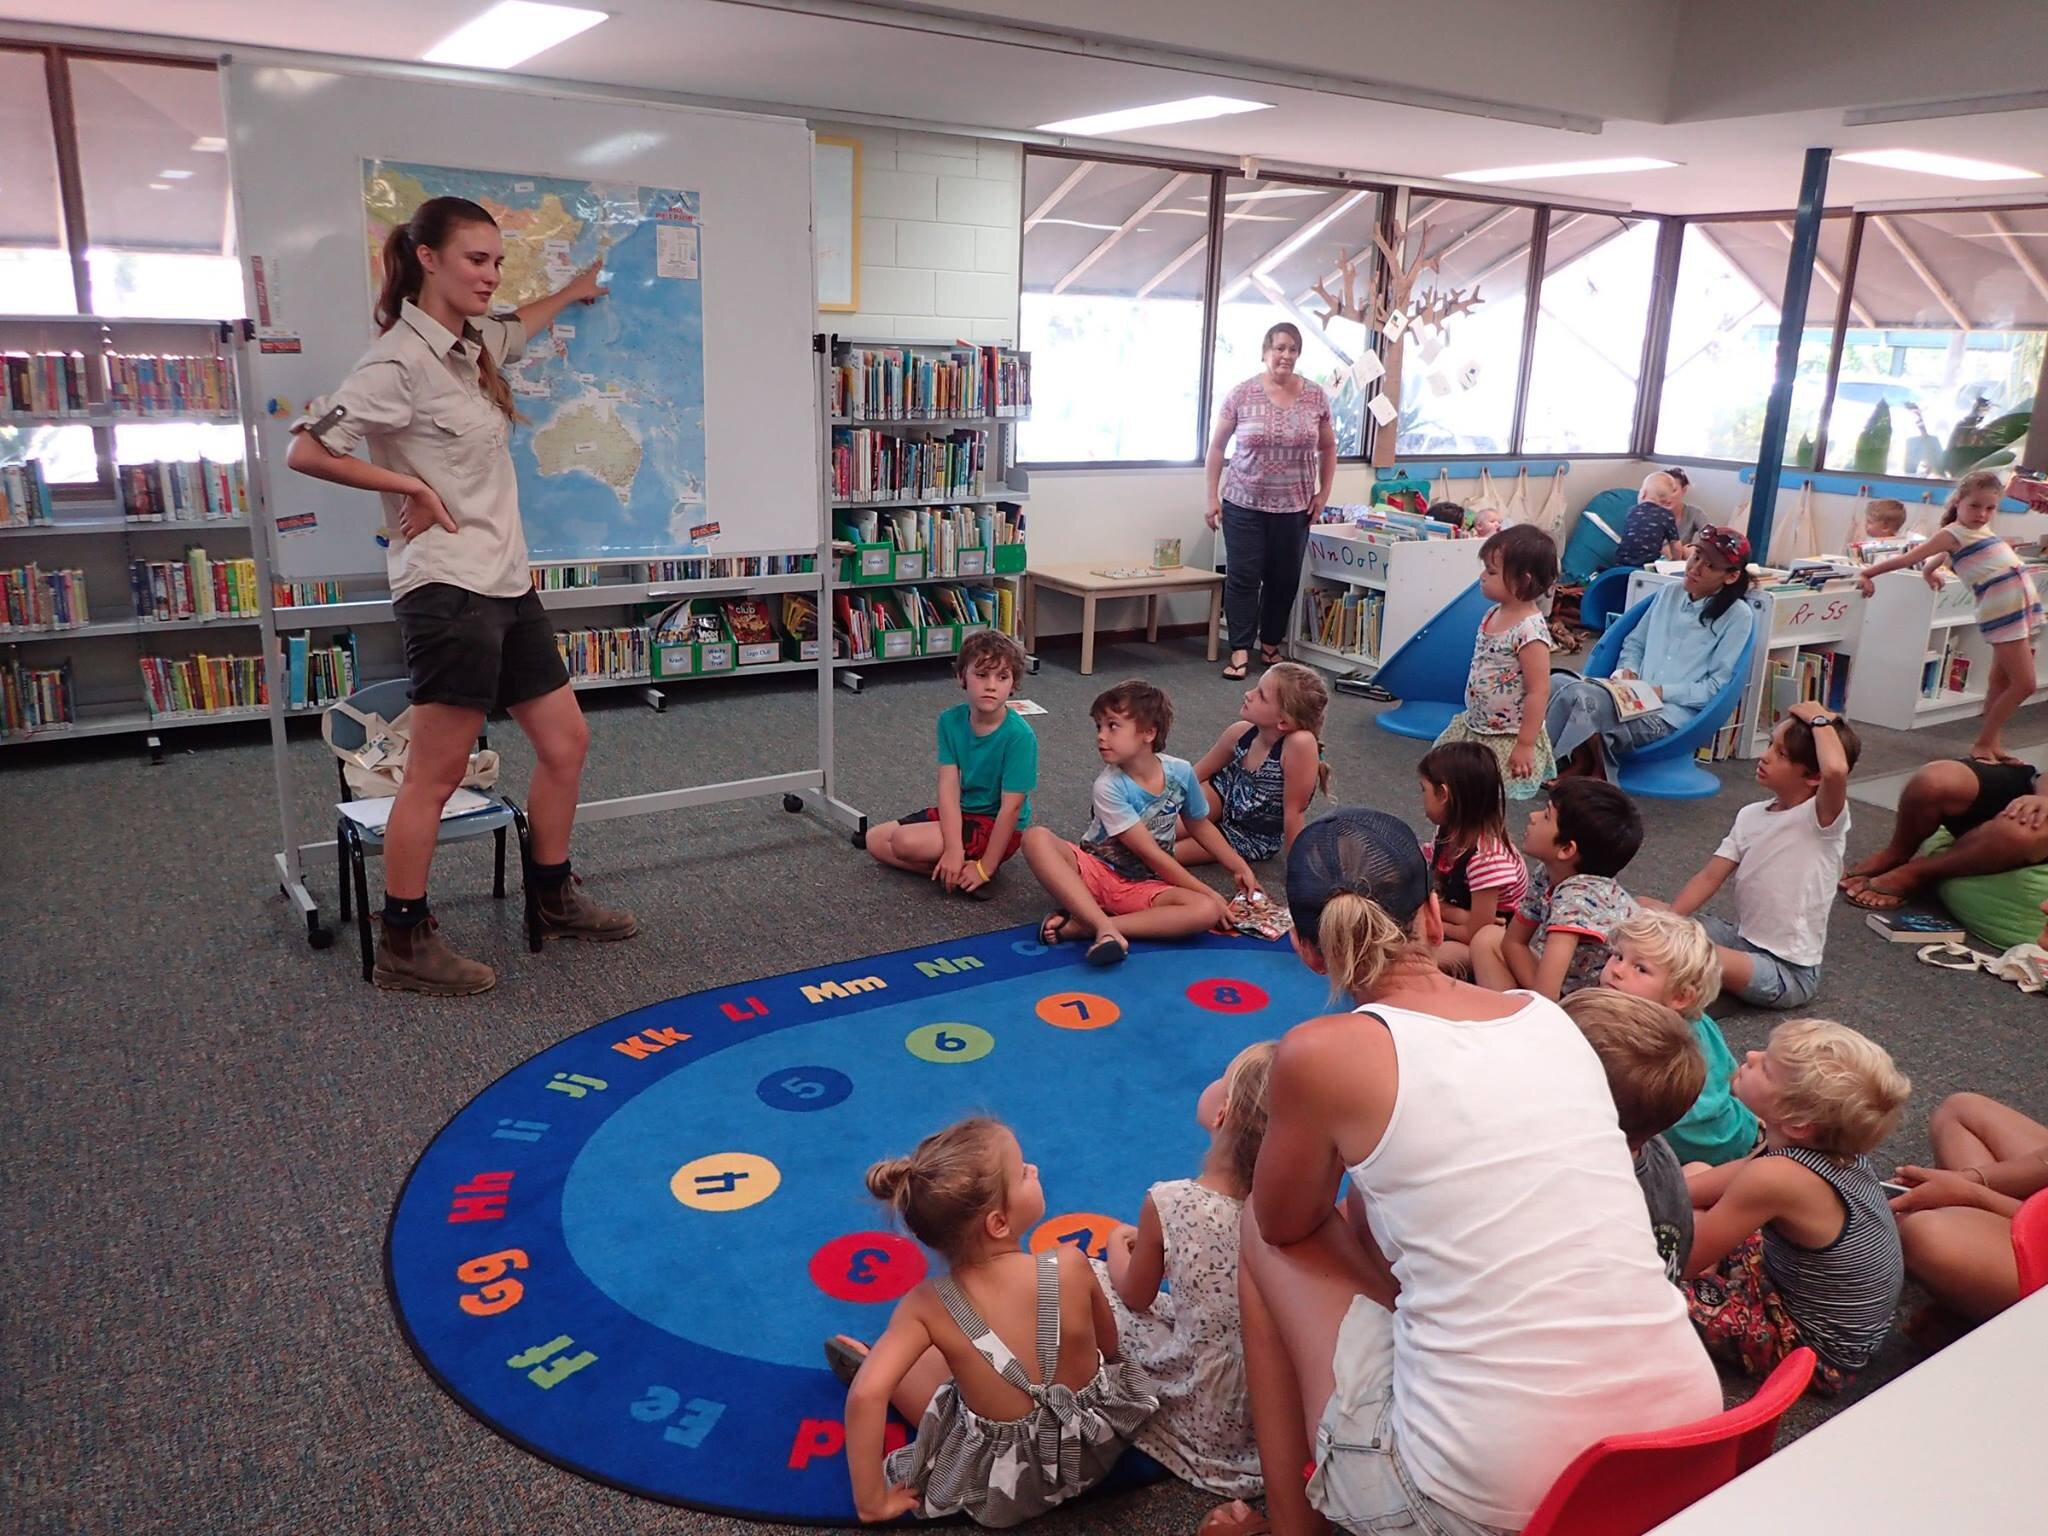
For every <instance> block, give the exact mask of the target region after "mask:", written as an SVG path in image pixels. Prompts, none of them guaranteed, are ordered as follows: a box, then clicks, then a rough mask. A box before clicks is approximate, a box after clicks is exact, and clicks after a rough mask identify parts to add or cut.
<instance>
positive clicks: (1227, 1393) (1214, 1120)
mask: <svg viewBox="0 0 2048 1536" xmlns="http://www.w3.org/2000/svg"><path fill="white" fill-rule="evenodd" d="M1276 1048H1277V1047H1276V1046H1275V1044H1274V1042H1273V1041H1271V1040H1262V1041H1260V1042H1259V1043H1258V1044H1256V1045H1248V1046H1246V1047H1245V1048H1244V1049H1243V1050H1241V1051H1239V1052H1238V1053H1237V1056H1236V1057H1235V1059H1233V1060H1232V1061H1231V1063H1230V1065H1229V1066H1228V1067H1227V1068H1225V1069H1224V1073H1223V1075H1222V1076H1221V1077H1220V1078H1218V1079H1217V1080H1216V1081H1215V1082H1213V1083H1211V1084H1209V1086H1208V1087H1206V1088H1204V1089H1203V1090H1202V1095H1201V1097H1200V1098H1199V1099H1198V1100H1196V1102H1195V1119H1196V1120H1197V1122H1199V1123H1200V1125H1201V1127H1202V1129H1203V1130H1205V1131H1207V1132H1208V1133H1209V1151H1208V1154H1207V1155H1206V1156H1205V1157H1204V1158H1203V1159H1202V1171H1201V1172H1200V1173H1199V1174H1197V1175H1196V1176H1195V1177H1194V1178H1192V1179H1173V1180H1170V1181H1167V1182H1165V1183H1160V1184H1154V1185H1153V1186H1152V1187H1151V1188H1150V1189H1148V1190H1147V1191H1145V1202H1144V1204H1143V1205H1142V1206H1140V1207H1139V1212H1138V1224H1137V1225H1136V1226H1135V1227H1132V1226H1120V1227H1118V1228H1117V1229H1116V1231H1115V1232H1113V1233H1112V1234H1111V1235H1110V1239H1109V1261H1108V1263H1107V1265H1105V1266H1103V1267H1102V1269H1101V1271H1100V1272H1101V1273H1102V1276H1103V1278H1104V1280H1105V1281H1106V1282H1107V1290H1108V1293H1109V1298H1110V1302H1111V1304H1112V1310H1113V1311H1114V1312H1115V1313H1116V1331H1117V1337H1118V1338H1119V1339H1120V1340H1122V1342H1123V1349H1124V1353H1125V1355H1126V1356H1127V1357H1129V1358H1130V1359H1131V1360H1133V1361H1135V1362H1136V1363H1137V1364H1138V1365H1139V1366H1140V1367H1141V1368H1143V1370H1144V1372H1145V1374H1146V1375H1147V1376H1149V1377H1151V1378H1152V1389H1153V1391H1154V1392H1156V1393H1157V1394H1158V1396H1159V1411H1158V1413H1156V1414H1154V1415H1153V1416H1152V1417H1151V1418H1150V1419H1147V1420H1146V1421H1145V1423H1144V1425H1143V1426H1142V1427H1140V1429H1139V1430H1138V1432H1137V1435H1136V1437H1135V1442H1134V1443H1135V1444H1136V1445H1137V1447H1138V1449H1139V1450H1141V1451H1143V1452H1145V1453H1146V1454H1147V1455H1148V1456H1150V1457H1152V1458H1153V1459H1154V1460H1155V1461H1157V1462H1158V1463H1159V1464H1160V1465H1161V1466H1163V1467H1165V1468H1166V1469H1167V1470H1168V1471H1169V1472H1171V1473H1173V1475H1174V1476H1176V1477H1178V1478H1182V1479H1184V1480H1185V1481H1187V1482H1190V1483H1193V1484H1194V1485H1195V1486H1196V1487H1198V1488H1205V1489H1207V1490H1208V1491H1209V1492H1211V1493H1220V1494H1224V1495H1227V1496H1230V1497H1233V1498H1238V1499H1253V1498H1257V1497H1258V1496H1259V1494H1260V1492H1261V1491H1262V1490H1263V1489H1264V1487H1265V1483H1264V1480H1263V1479H1262V1478H1261V1477H1260V1475H1259V1451H1258V1446H1257V1445H1256V1444H1254V1443H1253V1440H1252V1426H1251V1419H1250V1416H1249V1414H1248V1412H1247V1407H1248V1403H1247V1398H1246V1388H1245V1380H1244V1340H1243V1339H1242V1338H1241V1337H1240V1333H1239V1324H1238V1313H1237V1233H1238V1226H1239V1224H1240V1222H1241V1221H1242V1220H1243V1217H1244V1202H1245V1197H1246V1196H1248V1195H1249V1194H1250V1193H1251V1188H1252V1169H1253V1167H1254V1166H1255V1165H1256V1164H1257V1162H1258V1160H1259V1147H1260V1144H1261V1143H1262V1142H1263V1141H1264V1140H1265V1137H1266V1080H1267V1078H1268V1076H1269V1075H1270V1074H1271V1072H1272V1068H1273V1052H1274V1051H1275V1049H1276ZM1162 1284H1164V1285H1165V1286H1166V1287H1167V1288H1168V1289H1167V1290H1166V1291H1164V1292H1162V1290H1161V1286H1162ZM1226 1508H1227V1509H1228V1510H1229V1515H1230V1516H1235V1517H1236V1522H1237V1523H1239V1524H1241V1523H1242V1522H1243V1521H1244V1520H1246V1519H1248V1518H1249V1515H1250V1511H1249V1510H1247V1509H1245V1508H1244V1506H1242V1505H1237V1506H1226ZM1219 1523H1224V1524H1229V1523H1232V1522H1231V1520H1230V1518H1229V1516H1226V1518H1225V1520H1224V1521H1222V1522H1219Z"/></svg>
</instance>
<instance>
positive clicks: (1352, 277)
mask: <svg viewBox="0 0 2048 1536" xmlns="http://www.w3.org/2000/svg"><path fill="white" fill-rule="evenodd" d="M1415 234H1416V246H1417V248H1418V250H1425V251H1426V250H1428V249H1429V225H1427V224H1418V225H1417V226H1416V229H1415ZM1404 235H1405V232H1404ZM1372 240H1373V244H1374V245H1376V246H1378V247H1379V252H1380V256H1381V258H1382V259H1383V260H1384V261H1385V263H1386V266H1385V270H1386V271H1387V272H1389V273H1391V274H1393V281H1392V282H1391V283H1381V282H1374V281H1371V280H1368V281H1367V283H1366V292H1365V295H1364V297H1363V298H1360V297H1359V292H1358V289H1359V278H1358V266H1357V263H1356V262H1354V261H1353V260H1352V259H1351V258H1350V257H1348V256H1345V257H1341V258H1340V259H1339V262H1338V267H1337V273H1338V276H1339V277H1340V278H1341V279H1342V284H1341V287H1340V292H1341V295H1342V296H1341V297H1339V295H1338V294H1334V293H1332V292H1330V290H1329V288H1328V287H1327V286H1325V283H1326V281H1327V280H1325V279H1318V280H1317V282H1316V285H1315V289H1314V292H1315V295H1316V297H1317V298H1319V299H1321V300H1322V301H1323V305H1324V309H1323V314H1322V323H1323V328H1324V329H1325V330H1327V329H1329V325H1330V322H1331V321H1332V320H1335V319H1337V318H1339V317H1340V316H1341V317H1342V318H1344V319H1346V320H1356V321H1357V322H1358V323H1359V324H1360V325H1363V326H1365V327H1367V328H1368V329H1370V330H1375V331H1380V332H1383V333H1385V334H1386V335H1387V336H1388V337H1389V339H1398V338H1399V337H1400V335H1401V333H1402V332H1404V331H1406V330H1407V329H1408V328H1409V327H1410V326H1416V325H1422V326H1428V327H1430V328H1431V329H1433V330H1437V331H1441V330H1442V329H1443V328H1444V325H1445V323H1446V322H1447V321H1449V320H1450V318H1451V317H1452V316H1453V315H1462V314H1468V313H1470V312H1471V311H1472V310H1474V309H1477V308H1478V307H1479V306H1480V305H1481V304H1483V303H1485V302H1486V301H1485V300H1484V299H1483V298H1481V297H1480V296H1479V285H1478V284H1476V283H1475V284H1474V285H1473V287H1472V289H1471V291H1470V292H1469V293H1468V292H1467V291H1466V290H1465V289H1463V288H1443V287H1441V286H1438V285H1436V284H1431V286H1430V287H1429V289H1428V290H1427V291H1426V292H1424V293H1423V294H1422V295H1420V296H1419V297H1418V296H1417V295H1416V293H1415V285H1416V282H1417V281H1418V280H1419V279H1420V278H1421V276H1422V274H1423V273H1425V272H1434V273H1437V274H1439V275H1441V272H1442V266H1443V252H1442V251H1438V252H1437V253H1436V254H1435V255H1434V256H1421V255H1418V256H1417V257H1416V258H1415V260H1414V261H1413V262H1411V263H1410V264H1409V265H1408V266H1406V267H1405V268H1404V267H1403V266H1402V265H1401V259H1400V257H1399V256H1397V255H1396V254H1395V252H1394V248H1393V246H1391V245H1390V244H1388V242H1387V238H1386V236H1385V235H1383V234H1381V233H1380V232H1379V231H1378V230H1374V231H1373V236H1372ZM1396 316H1399V317H1400V318H1399V319H1398V320H1396V318H1395V317H1396Z"/></svg>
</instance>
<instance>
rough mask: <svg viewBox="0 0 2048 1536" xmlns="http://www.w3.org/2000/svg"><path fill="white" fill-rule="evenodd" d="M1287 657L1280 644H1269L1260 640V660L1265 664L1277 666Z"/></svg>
mask: <svg viewBox="0 0 2048 1536" xmlns="http://www.w3.org/2000/svg"><path fill="white" fill-rule="evenodd" d="M1285 659H1286V657H1285V655H1284V654H1283V653H1282V651H1281V649H1280V647H1279V646H1277V645H1268V644H1266V642H1265V641H1263V640H1261V641H1260V642H1259V660H1260V662H1261V663H1263V664H1264V665H1266V666H1269V667H1277V666H1279V665H1280V663H1281V662H1282V661H1283V660H1285Z"/></svg>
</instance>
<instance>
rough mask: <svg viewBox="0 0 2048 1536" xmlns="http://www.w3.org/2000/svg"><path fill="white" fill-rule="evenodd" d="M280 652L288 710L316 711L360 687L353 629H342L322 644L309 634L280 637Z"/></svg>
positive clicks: (359, 667)
mask: <svg viewBox="0 0 2048 1536" xmlns="http://www.w3.org/2000/svg"><path fill="white" fill-rule="evenodd" d="M278 644H279V645H280V646H281V647H282V649H283V651H284V676H285V703H286V705H287V707H289V708H292V709H307V708H314V709H317V708H319V707H321V706H323V705H327V704H332V703H333V702H334V701H335V700H336V699H345V698H347V697H348V696H349V695H350V694H352V693H354V692H355V691H356V689H357V688H359V687H361V686H362V658H361V656H360V654H359V653H358V651H357V649H356V637H355V632H354V631H353V630H347V629H344V630H342V631H341V632H340V633H338V634H336V635H335V636H334V637H333V638H332V639H330V640H328V641H327V642H326V643H325V644H323V645H315V644H314V643H313V636H312V632H311V631H309V630H300V631H299V632H298V633H297V634H291V635H280V636H279V637H278Z"/></svg>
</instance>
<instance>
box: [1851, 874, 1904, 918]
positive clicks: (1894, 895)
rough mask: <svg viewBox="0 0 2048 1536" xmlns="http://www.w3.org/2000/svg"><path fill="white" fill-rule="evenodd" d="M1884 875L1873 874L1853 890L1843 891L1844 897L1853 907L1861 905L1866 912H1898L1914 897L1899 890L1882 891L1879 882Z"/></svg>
mask: <svg viewBox="0 0 2048 1536" xmlns="http://www.w3.org/2000/svg"><path fill="white" fill-rule="evenodd" d="M1883 878H1884V876H1882V875H1872V876H1871V877H1870V878H1869V879H1868V880H1866V881H1864V882H1863V884H1862V885H1861V886H1859V887H1858V888H1857V889H1855V890H1853V891H1844V892H1842V899H1843V900H1844V901H1846V902H1848V903H1849V905H1850V906H1852V907H1861V908H1862V909H1863V910H1864V911H1865V912H1896V911H1898V910H1899V908H1901V907H1903V906H1904V905H1905V904H1906V903H1907V902H1908V901H1910V900H1911V899H1912V898H1911V897H1909V896H1902V895H1900V894H1899V893H1898V892H1897V891H1881V890H1879V889H1878V888H1877V882H1878V881H1880V880H1882V879H1883Z"/></svg>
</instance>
